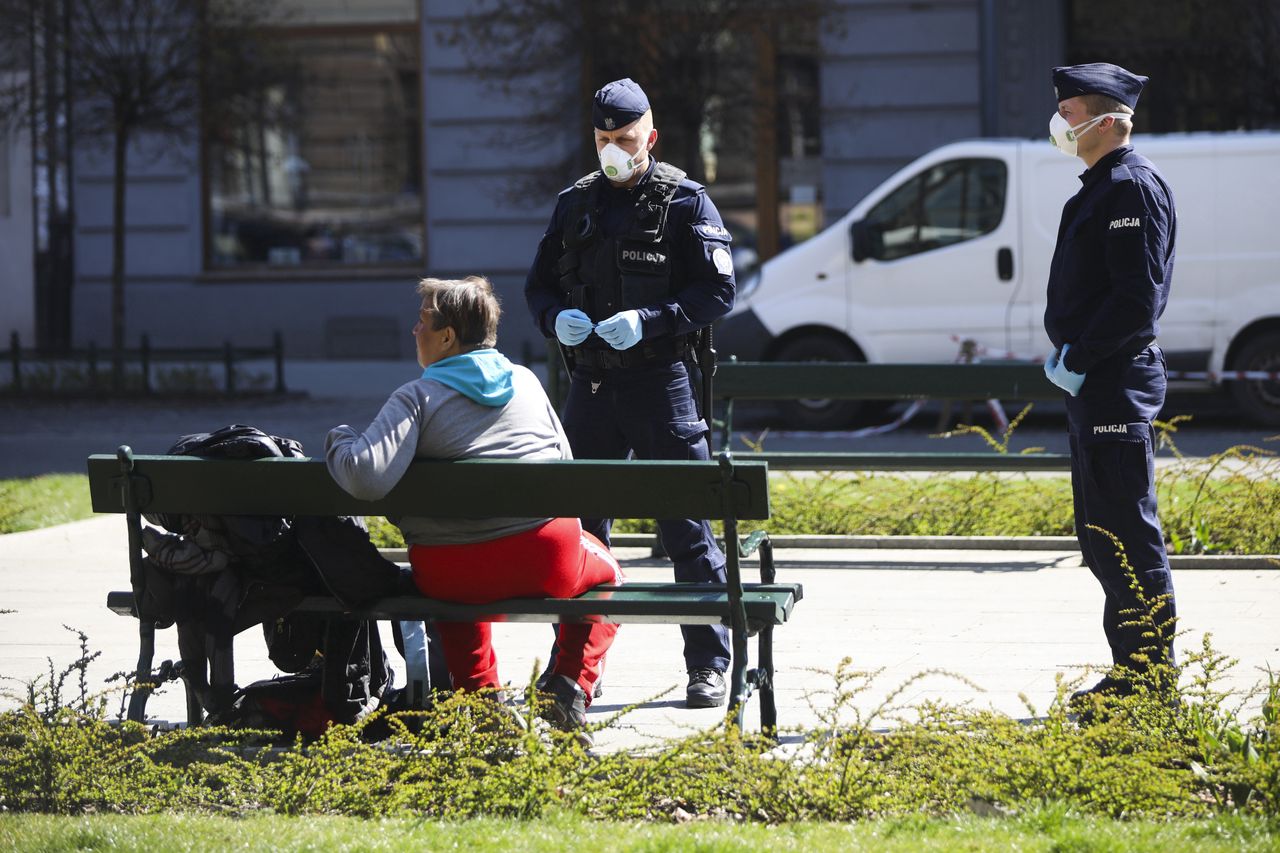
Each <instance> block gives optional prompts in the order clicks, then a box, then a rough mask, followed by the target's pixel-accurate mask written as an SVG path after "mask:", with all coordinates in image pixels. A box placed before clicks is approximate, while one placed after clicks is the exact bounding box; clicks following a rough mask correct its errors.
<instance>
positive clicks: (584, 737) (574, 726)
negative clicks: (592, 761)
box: [540, 675, 592, 746]
mask: <svg viewBox="0 0 1280 853" xmlns="http://www.w3.org/2000/svg"><path fill="white" fill-rule="evenodd" d="M540 692H541V693H542V694H543V699H544V700H546V701H547V704H546V705H545V706H544V707H543V709H542V717H543V719H546V720H549V721H550V722H551V724H552V725H553V726H555V727H556V728H557V729H560V731H562V732H573V733H574V734H575V735H577V738H578V741H579V743H581V744H582V745H583V746H591V743H592V741H591V735H590V734H589V733H588V732H587V731H586V727H587V694H586V693H585V692H583V690H582V688H581V687H579V686H578V683H577V682H576V681H574V680H573V679H571V678H569V677H568V676H564V675H553V676H551V677H550V678H548V679H547V685H546V687H545V688H542V689H541V691H540Z"/></svg>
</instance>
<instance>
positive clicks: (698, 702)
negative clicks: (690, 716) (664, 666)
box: [685, 666, 726, 708]
mask: <svg viewBox="0 0 1280 853" xmlns="http://www.w3.org/2000/svg"><path fill="white" fill-rule="evenodd" d="M725 692H726V691H725V686H724V673H723V672H721V671H720V670H718V669H712V668H711V667H705V666H704V667H699V668H697V669H691V670H689V687H688V689H687V690H686V691H685V705H686V706H687V707H689V708H717V707H719V706H721V705H723V704H724V697H725Z"/></svg>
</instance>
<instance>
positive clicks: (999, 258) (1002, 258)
mask: <svg viewBox="0 0 1280 853" xmlns="http://www.w3.org/2000/svg"><path fill="white" fill-rule="evenodd" d="M996 275H998V276H1000V280H1001V281H1009V280H1010V279H1012V278H1013V249H1010V248H1009V247H1008V246H1004V247H1002V248H1001V249H1000V250H999V251H998V252H996Z"/></svg>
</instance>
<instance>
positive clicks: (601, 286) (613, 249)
mask: <svg viewBox="0 0 1280 853" xmlns="http://www.w3.org/2000/svg"><path fill="white" fill-rule="evenodd" d="M684 176H685V173H684V172H683V171H682V170H680V169H678V168H676V167H675V166H672V165H670V164H669V163H661V162H659V163H655V164H654V167H653V171H652V172H651V173H650V174H649V179H648V180H647V181H645V183H644V185H643V186H642V187H641V188H640V191H639V192H638V193H637V195H636V203H635V211H634V217H633V219H632V222H631V226H630V230H628V231H627V232H626V233H625V234H623V235H621V236H617V237H605V236H604V235H603V234H601V233H600V216H601V213H602V210H601V196H602V189H603V186H604V181H605V178H604V176H603V175H602V174H600V172H592V173H591V174H590V175H587V176H586V177H584V178H581V179H579V180H578V181H577V182H576V183H574V185H573V189H572V190H571V193H572V194H571V196H570V203H569V208H568V212H567V216H566V218H565V223H564V236H563V244H564V253H563V254H562V255H561V256H560V288H561V290H562V292H563V293H564V294H565V296H566V298H567V301H568V303H569V305H570V306H572V307H574V308H578V309H580V310H581V311H584V312H586V314H587V316H589V317H590V318H591V319H592V320H593V321H595V322H600V321H601V320H605V319H607V318H609V317H611V316H613V315H614V314H616V313H618V312H619V311H624V310H626V309H628V308H642V307H644V306H646V305H652V304H653V303H655V302H660V301H662V300H663V299H665V298H667V297H668V296H670V295H672V294H673V293H674V288H673V286H672V283H671V242H670V241H669V240H668V239H667V237H666V227H667V211H668V210H669V209H670V207H671V200H672V199H673V198H674V197H675V194H676V188H677V187H679V185H680V181H681V180H683V179H684Z"/></svg>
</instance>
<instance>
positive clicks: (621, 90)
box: [591, 77, 649, 130]
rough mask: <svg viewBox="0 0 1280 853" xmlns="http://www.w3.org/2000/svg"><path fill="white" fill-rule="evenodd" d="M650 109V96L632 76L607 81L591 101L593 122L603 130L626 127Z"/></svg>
mask: <svg viewBox="0 0 1280 853" xmlns="http://www.w3.org/2000/svg"><path fill="white" fill-rule="evenodd" d="M648 111H649V98H648V96H646V95H645V93H644V89H641V88H640V84H638V83H636V81H634V80H632V79H631V78H630V77H623V78H622V79H621V80H614V81H613V82H612V83H606V84H605V85H604V86H603V87H601V89H600V91H598V92H596V96H595V99H594V100H593V101H592V102H591V123H592V124H594V125H595V126H596V127H598V128H600V129H601V130H617V129H618V128H620V127H625V126H626V125H628V124H631V122H633V121H635V120H636V119H638V118H640V116H642V115H644V114H645V113H647V112H648Z"/></svg>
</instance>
